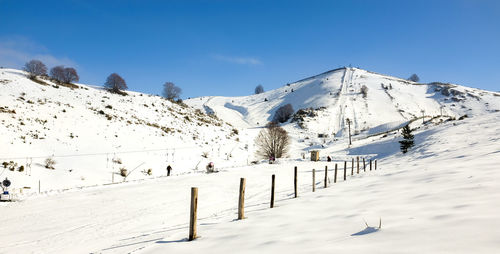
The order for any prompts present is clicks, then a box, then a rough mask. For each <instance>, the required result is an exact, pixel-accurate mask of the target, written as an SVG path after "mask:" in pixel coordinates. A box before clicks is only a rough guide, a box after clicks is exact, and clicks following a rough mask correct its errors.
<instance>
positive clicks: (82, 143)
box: [0, 69, 247, 193]
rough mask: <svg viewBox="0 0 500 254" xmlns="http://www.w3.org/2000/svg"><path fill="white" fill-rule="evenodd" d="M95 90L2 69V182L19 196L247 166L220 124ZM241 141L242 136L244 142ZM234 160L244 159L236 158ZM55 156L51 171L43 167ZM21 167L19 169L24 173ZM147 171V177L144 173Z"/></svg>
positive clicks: (163, 104)
mask: <svg viewBox="0 0 500 254" xmlns="http://www.w3.org/2000/svg"><path fill="white" fill-rule="evenodd" d="M127 93H128V95H127V96H122V95H118V94H113V93H110V92H108V91H106V90H103V89H102V88H99V87H92V86H87V85H83V84H77V85H75V86H73V87H66V86H62V85H57V84H55V83H52V82H50V81H49V80H39V81H38V82H33V81H31V80H30V79H28V78H26V77H25V73H24V72H22V71H18V70H12V69H0V137H1V138H0V163H3V162H5V163H10V162H11V161H12V162H13V163H15V164H17V165H16V166H15V167H12V169H13V170H12V171H11V170H9V168H11V167H10V166H7V167H6V168H5V167H3V166H2V167H0V177H2V179H3V178H5V177H8V178H9V179H12V180H13V187H14V189H15V190H16V191H15V192H16V193H17V192H18V191H21V189H23V190H24V192H38V184H39V181H40V182H41V185H42V186H41V190H42V192H43V191H49V190H58V189H62V188H70V187H74V186H89V185H95V184H103V183H110V182H112V181H113V180H114V181H115V182H119V181H122V180H123V177H122V176H120V175H119V174H118V172H119V171H120V168H126V169H127V171H128V173H130V175H129V176H128V177H127V179H128V180H134V179H142V178H151V177H157V176H163V175H166V173H167V172H166V170H165V169H166V167H167V165H169V164H170V165H172V167H173V168H174V171H173V172H172V173H173V174H176V175H177V174H184V173H189V172H193V170H196V169H199V170H200V171H203V170H204V166H205V165H206V163H207V162H208V161H214V162H216V163H217V165H218V166H219V167H221V168H223V167H225V166H234V165H241V164H246V162H247V157H246V156H245V155H244V153H241V152H237V150H240V149H241V150H244V149H245V148H244V144H243V143H242V142H239V141H238V140H239V139H240V137H239V135H238V131H237V130H236V129H234V128H233V127H232V126H230V125H228V124H226V123H224V122H223V121H221V120H219V119H217V118H214V117H212V116H208V115H206V114H203V113H201V112H200V111H197V110H195V109H193V108H190V107H188V106H186V105H180V104H177V103H172V102H170V101H167V100H165V99H163V98H160V97H158V96H152V95H146V94H141V93H136V92H129V91H127ZM242 140H244V137H242ZM237 155H241V156H240V157H237ZM47 158H52V159H53V160H55V162H56V164H55V166H54V169H47V168H45V160H46V159H47ZM21 166H22V168H21ZM149 169H152V172H151V173H152V174H151V175H149V174H147V171H148V170H149Z"/></svg>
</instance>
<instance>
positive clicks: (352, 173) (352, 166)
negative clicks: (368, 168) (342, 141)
mask: <svg viewBox="0 0 500 254" xmlns="http://www.w3.org/2000/svg"><path fill="white" fill-rule="evenodd" d="M353 175H354V158H352V163H351V176H353Z"/></svg>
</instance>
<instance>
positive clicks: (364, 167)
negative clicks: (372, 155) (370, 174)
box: [363, 158, 366, 172]
mask: <svg viewBox="0 0 500 254" xmlns="http://www.w3.org/2000/svg"><path fill="white" fill-rule="evenodd" d="M363 171H365V172H366V163H365V158H363Z"/></svg>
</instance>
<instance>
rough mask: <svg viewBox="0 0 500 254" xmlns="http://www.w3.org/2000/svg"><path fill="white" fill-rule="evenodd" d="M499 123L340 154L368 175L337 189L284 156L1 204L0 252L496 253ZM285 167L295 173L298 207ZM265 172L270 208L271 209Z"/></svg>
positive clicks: (456, 127) (478, 121)
mask: <svg viewBox="0 0 500 254" xmlns="http://www.w3.org/2000/svg"><path fill="white" fill-rule="evenodd" d="M499 122H500V113H492V114H486V115H483V116H478V117H474V118H467V119H464V120H461V121H458V120H457V121H449V122H446V123H443V124H441V125H438V126H435V125H426V126H424V127H422V128H421V129H419V130H417V131H416V133H415V141H416V146H415V148H414V149H412V151H410V152H409V153H408V154H406V155H402V154H401V153H400V152H399V149H398V144H397V139H396V138H395V137H390V136H388V137H382V138H377V139H370V138H369V139H364V140H360V141H358V142H356V143H355V144H354V146H353V147H351V148H349V149H347V150H350V151H349V152H350V153H355V152H359V153H363V152H366V153H375V154H376V156H378V158H379V161H378V162H379V164H378V169H377V170H376V171H375V170H372V171H369V170H367V171H366V172H364V171H361V173H360V174H356V173H355V174H354V175H352V176H351V174H350V172H349V171H348V172H349V173H348V176H347V179H346V181H343V179H342V178H341V177H339V179H342V180H339V181H338V182H337V183H334V180H333V176H334V172H333V168H334V164H335V163H337V164H339V165H340V168H341V169H342V167H343V161H342V160H339V159H337V160H336V161H334V162H331V163H327V162H324V161H323V162H310V161H307V160H304V161H301V160H295V159H293V160H292V159H290V160H283V161H280V163H279V164H273V165H269V164H260V165H252V166H245V167H240V168H235V169H234V170H229V171H224V172H220V173H218V174H190V175H180V176H175V177H167V178H157V179H151V180H145V181H140V182H129V183H124V184H119V185H111V186H99V187H95V188H85V189H82V190H74V191H70V192H63V193H49V194H48V195H43V196H34V197H31V198H28V199H26V200H24V201H23V202H16V203H0V209H1V210H2V227H3V228H5V229H8V230H2V231H1V232H0V246H1V249H0V252H1V253H256V252H258V253H496V252H497V251H498V249H500V242H499V241H498V239H499V238H500V231H499V229H500V203H499V200H500V185H499V184H498V181H497V179H498V178H499V177H500V171H499V170H498V159H499V156H500V153H499V151H500V142H499V141H500V140H499V138H498V137H499V136H500V127H499V126H500V125H499V124H498V123H499ZM478 130H481V131H478ZM331 153H332V154H333V155H336V154H345V153H347V151H346V148H345V147H343V148H338V149H334V150H332V151H331ZM361 155H362V154H361ZM362 156H364V155H362ZM351 158H353V156H352V155H351V157H350V158H343V159H348V160H349V161H350V159H351ZM348 165H349V166H350V163H349V164H348ZM293 166H298V169H299V174H298V183H299V184H298V191H299V192H298V193H299V197H298V198H297V199H294V198H293V177H294V174H293ZM325 166H328V168H329V173H328V174H329V179H330V181H329V187H328V188H326V189H325V188H323V179H324V178H323V177H324V174H323V169H324V167H325ZM312 169H316V182H315V183H314V184H315V186H316V192H312V191H311V187H312V181H311V171H312ZM342 171H343V170H341V171H340V172H341V173H340V174H339V176H342ZM272 174H275V175H276V205H275V208H273V209H270V208H269V196H270V195H269V194H270V184H271V175H272ZM240 177H245V178H246V180H247V185H246V201H245V207H246V208H245V211H246V213H245V215H246V216H247V218H246V219H245V220H241V221H237V220H235V219H236V216H237V203H238V188H239V186H238V184H239V182H240ZM193 186H195V187H198V188H199V200H198V235H199V236H201V238H198V239H197V240H196V241H192V242H188V241H187V240H186V237H187V235H188V225H189V219H188V214H189V205H190V203H189V196H190V192H189V191H190V187H193ZM380 220H381V221H382V227H381V229H378V226H379V221H380ZM365 221H366V223H367V224H368V226H369V227H367V225H365Z"/></svg>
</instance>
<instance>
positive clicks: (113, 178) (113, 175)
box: [111, 172, 115, 183]
mask: <svg viewBox="0 0 500 254" xmlns="http://www.w3.org/2000/svg"><path fill="white" fill-rule="evenodd" d="M111 183H115V172H112V173H111Z"/></svg>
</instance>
